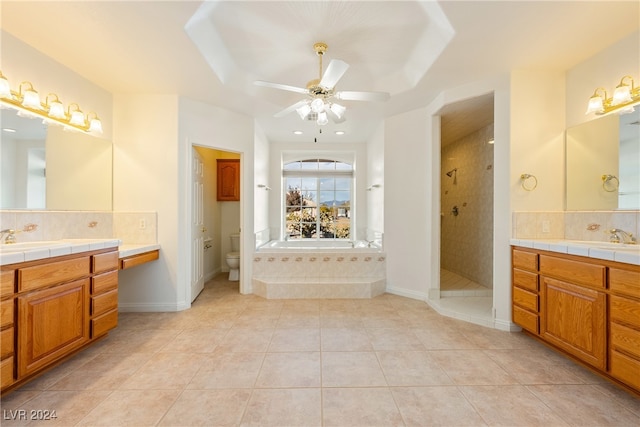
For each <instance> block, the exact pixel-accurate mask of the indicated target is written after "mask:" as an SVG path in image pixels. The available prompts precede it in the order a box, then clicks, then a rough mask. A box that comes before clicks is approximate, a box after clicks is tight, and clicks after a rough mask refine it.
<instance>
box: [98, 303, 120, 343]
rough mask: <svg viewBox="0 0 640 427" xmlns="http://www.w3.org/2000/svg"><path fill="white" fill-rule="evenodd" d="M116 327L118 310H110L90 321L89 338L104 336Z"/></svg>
mask: <svg viewBox="0 0 640 427" xmlns="http://www.w3.org/2000/svg"><path fill="white" fill-rule="evenodd" d="M116 326H118V310H115V309H114V310H111V311H108V312H106V313H105V314H103V315H102V316H99V317H96V318H95V319H93V320H92V321H91V338H95V337H99V336H100V335H104V334H106V333H107V332H108V331H109V330H111V329H113V328H115V327H116Z"/></svg>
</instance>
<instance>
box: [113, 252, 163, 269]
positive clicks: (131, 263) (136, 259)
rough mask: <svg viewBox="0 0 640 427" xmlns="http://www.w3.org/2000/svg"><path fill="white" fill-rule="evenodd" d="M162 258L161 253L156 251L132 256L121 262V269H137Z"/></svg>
mask: <svg viewBox="0 0 640 427" xmlns="http://www.w3.org/2000/svg"><path fill="white" fill-rule="evenodd" d="M159 257H160V251H158V250H155V251H151V252H145V253H142V254H138V255H131V256H129V257H126V258H122V259H121V260H120V269H122V270H124V269H127V268H131V267H135V266H137V265H140V264H144V263H146V262H151V261H155V260H157V259H158V258H159Z"/></svg>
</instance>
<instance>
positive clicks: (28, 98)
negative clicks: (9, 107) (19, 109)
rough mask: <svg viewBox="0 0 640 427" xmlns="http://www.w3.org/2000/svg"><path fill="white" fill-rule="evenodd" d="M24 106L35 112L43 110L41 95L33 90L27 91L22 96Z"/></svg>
mask: <svg viewBox="0 0 640 427" xmlns="http://www.w3.org/2000/svg"><path fill="white" fill-rule="evenodd" d="M22 96H23V98H22V105H23V106H25V107H27V108H31V109H33V110H41V109H42V105H40V95H38V92H36V91H35V90H33V89H27V90H25V91H24V93H23V94H22Z"/></svg>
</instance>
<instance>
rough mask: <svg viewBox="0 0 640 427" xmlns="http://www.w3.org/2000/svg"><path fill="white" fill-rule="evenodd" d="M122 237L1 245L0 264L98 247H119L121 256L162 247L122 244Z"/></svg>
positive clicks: (91, 249)
mask: <svg viewBox="0 0 640 427" xmlns="http://www.w3.org/2000/svg"><path fill="white" fill-rule="evenodd" d="M121 243H122V241H121V240H120V239H61V240H51V241H43V242H19V243H15V244H11V245H7V246H5V245H0V265H8V264H16V263H20V262H26V261H35V260H39V259H45V258H52V257H56V256H62V255H71V254H77V253H80V252H87V251H95V250H98V249H106V248H118V247H119V250H120V255H119V257H120V258H123V257H127V256H131V255H137V254H140V253H144V252H149V251H152V250H156V249H160V245H157V244H149V245H122V244H121Z"/></svg>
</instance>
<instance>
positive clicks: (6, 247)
mask: <svg viewBox="0 0 640 427" xmlns="http://www.w3.org/2000/svg"><path fill="white" fill-rule="evenodd" d="M65 245H68V243H65V242H61V241H59V240H57V241H56V240H50V241H49V240H42V241H39V242H21V243H10V244H3V245H0V252H5V253H8V252H24V251H30V250H35V249H48V248H52V247H53V248H55V247H60V246H65Z"/></svg>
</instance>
